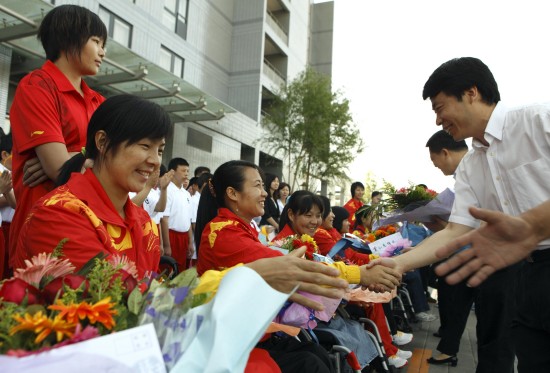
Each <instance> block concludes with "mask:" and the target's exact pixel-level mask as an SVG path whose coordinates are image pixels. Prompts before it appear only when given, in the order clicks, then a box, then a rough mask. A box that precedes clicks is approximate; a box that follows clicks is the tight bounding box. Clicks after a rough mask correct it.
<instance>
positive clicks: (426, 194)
mask: <svg viewBox="0 0 550 373" xmlns="http://www.w3.org/2000/svg"><path fill="white" fill-rule="evenodd" d="M386 188H387V190H385V191H384V192H385V193H387V194H388V195H389V196H390V198H389V199H388V200H386V201H385V206H386V207H387V208H388V210H403V209H404V208H405V207H407V206H408V205H410V204H411V203H420V202H424V201H427V202H429V201H431V200H432V199H434V198H435V197H436V196H437V192H436V191H434V190H431V189H428V188H425V187H423V186H420V185H416V186H415V185H412V184H411V185H409V186H408V187H403V188H400V189H397V190H396V189H395V188H394V187H393V186H391V185H389V184H387V185H386ZM427 202H426V203H427Z"/></svg>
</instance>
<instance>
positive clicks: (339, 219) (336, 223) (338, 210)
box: [332, 206, 349, 232]
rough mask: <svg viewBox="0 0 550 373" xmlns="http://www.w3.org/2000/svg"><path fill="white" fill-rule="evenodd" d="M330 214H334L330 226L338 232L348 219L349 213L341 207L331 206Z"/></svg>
mask: <svg viewBox="0 0 550 373" xmlns="http://www.w3.org/2000/svg"><path fill="white" fill-rule="evenodd" d="M332 213H333V214H334V220H333V221H332V226H333V227H334V228H336V229H337V230H338V232H340V231H341V230H342V223H343V222H344V220H346V219H347V218H349V212H348V210H346V209H345V208H343V207H340V206H332Z"/></svg>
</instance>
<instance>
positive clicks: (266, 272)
mask: <svg viewBox="0 0 550 373" xmlns="http://www.w3.org/2000/svg"><path fill="white" fill-rule="evenodd" d="M305 252H306V249H305V247H301V248H299V249H296V250H293V251H292V252H291V253H290V254H288V255H285V256H279V257H275V258H266V259H259V260H256V261H255V262H252V263H248V264H246V266H247V267H249V268H252V269H253V270H255V271H256V272H258V274H259V275H260V276H262V278H263V279H264V280H265V281H266V282H267V283H268V284H269V285H270V286H271V287H272V288H274V289H275V290H278V291H281V292H284V293H290V292H291V291H293V290H294V289H295V288H296V286H298V289H299V290H301V291H305V292H308V293H311V294H316V295H322V296H325V297H328V298H335V299H337V298H341V297H342V296H343V295H344V291H345V289H346V288H347V287H348V282H347V281H345V280H343V279H340V278H338V275H339V274H340V272H339V271H338V270H337V269H335V268H332V267H329V266H326V265H324V264H321V263H315V262H312V261H309V260H305V259H302V258H301V257H302V256H303V255H304V254H305ZM290 300H291V301H293V302H296V303H299V304H301V305H303V306H305V307H309V308H313V309H315V310H318V311H321V310H323V309H324V307H323V305H321V304H320V303H317V302H314V301H313V300H311V299H308V298H306V297H304V296H303V295H300V294H297V293H294V294H292V296H291V297H290Z"/></svg>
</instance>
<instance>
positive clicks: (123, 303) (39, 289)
mask: <svg viewBox="0 0 550 373" xmlns="http://www.w3.org/2000/svg"><path fill="white" fill-rule="evenodd" d="M62 256H63V254H62V250H61V246H60V245H59V246H58V247H57V248H56V249H55V250H54V251H53V252H52V253H49V254H46V253H42V254H39V255H37V256H34V257H32V258H31V260H26V261H25V265H26V267H25V268H19V269H17V270H16V271H15V274H14V276H13V277H12V278H11V279H8V280H5V281H4V282H3V283H2V287H1V288H0V298H1V300H0V353H2V354H7V355H12V356H26V355H28V354H33V353H36V352H42V351H45V350H48V349H51V348H53V347H60V346H64V345H68V344H72V343H76V342H80V341H83V340H86V339H90V338H94V337H97V336H100V335H105V334H109V333H111V332H113V331H117V330H124V329H127V328H130V327H133V326H135V325H136V323H137V319H138V317H137V316H138V315H137V312H132V311H131V310H130V309H129V308H128V306H127V299H128V298H129V296H130V295H131V294H133V293H134V292H137V293H139V292H140V289H142V290H143V289H144V286H145V284H143V283H142V284H138V281H137V278H136V276H137V270H136V267H135V265H134V264H133V263H132V262H130V261H128V260H127V259H126V258H125V257H118V256H114V257H112V258H110V259H108V260H107V259H104V258H101V257H96V258H94V259H93V261H92V262H91V263H89V265H86V266H84V268H82V270H81V271H79V272H78V273H74V269H75V267H74V266H73V265H72V264H71V263H70V262H69V260H67V259H62Z"/></svg>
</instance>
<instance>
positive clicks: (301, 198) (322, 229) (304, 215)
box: [275, 191, 412, 368]
mask: <svg viewBox="0 0 550 373" xmlns="http://www.w3.org/2000/svg"><path fill="white" fill-rule="evenodd" d="M334 216H335V215H334V214H333V213H332V210H331V208H330V200H329V199H328V198H327V197H325V196H317V195H314V194H313V193H311V192H308V191H297V192H295V193H293V194H292V196H291V198H290V201H289V203H288V204H287V205H286V206H285V209H284V210H283V213H282V215H281V229H282V230H281V233H279V235H277V236H276V237H275V240H277V239H283V238H285V237H287V236H290V235H294V234H308V235H310V236H312V237H313V238H314V240H315V242H316V243H317V246H318V248H319V251H320V252H321V253H322V254H323V253H327V252H328V251H330V249H331V248H332V247H333V246H334V245H335V244H336V242H337V241H338V240H339V239H340V238H341V235H340V234H339V233H338V232H336V231H335V230H334V227H333V226H332V222H333V220H334ZM319 217H320V218H321V219H322V220H320V219H319ZM320 223H321V224H320ZM312 232H314V233H312ZM331 233H332V234H331ZM345 254H346V259H348V260H350V261H362V262H364V263H368V262H369V256H368V255H367V254H361V253H357V252H355V251H354V250H353V249H347V250H346V252H345ZM362 316H363V317H364V316H368V317H369V318H370V319H371V320H373V321H374V322H375V324H376V326H377V327H378V330H379V332H380V335H381V337H382V341H383V343H384V348H385V350H386V354H387V356H388V361H389V363H390V365H392V366H395V367H397V368H400V367H402V366H404V365H406V364H407V360H406V359H408V358H410V357H411V356H412V353H411V352H410V351H402V350H399V349H398V348H397V347H395V346H394V345H393V344H392V337H391V335H390V332H389V330H388V326H387V324H386V318H385V314H384V309H383V308H382V305H381V304H380V303H373V304H372V307H369V312H368V314H367V315H364V314H363V315H362ZM331 326H332V325H330V324H329V325H328V327H331ZM338 328H340V326H338ZM358 357H359V354H358Z"/></svg>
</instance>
